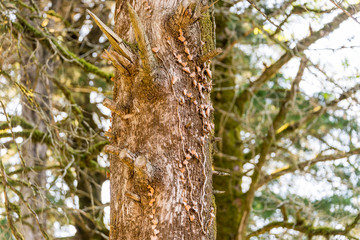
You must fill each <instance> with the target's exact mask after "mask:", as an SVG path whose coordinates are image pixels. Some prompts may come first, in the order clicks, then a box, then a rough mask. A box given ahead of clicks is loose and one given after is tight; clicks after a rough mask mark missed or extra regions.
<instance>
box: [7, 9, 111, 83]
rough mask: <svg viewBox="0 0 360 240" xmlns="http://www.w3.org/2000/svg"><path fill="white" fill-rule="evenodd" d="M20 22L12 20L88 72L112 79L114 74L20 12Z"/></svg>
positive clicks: (17, 28)
mask: <svg viewBox="0 0 360 240" xmlns="http://www.w3.org/2000/svg"><path fill="white" fill-rule="evenodd" d="M15 15H16V18H17V20H18V22H12V24H13V26H14V27H15V29H16V30H17V31H18V32H22V31H27V32H28V33H30V34H31V35H32V37H35V38H37V39H39V40H41V42H44V41H45V43H46V44H45V45H46V46H47V47H48V48H50V49H51V48H52V49H53V50H55V49H56V50H57V51H59V52H60V53H61V54H62V56H63V57H65V58H68V59H71V60H73V61H74V62H75V63H76V64H77V65H78V66H80V67H81V68H82V69H84V70H85V71H86V72H90V73H94V74H96V75H98V76H99V77H102V78H104V79H106V80H107V81H110V79H111V78H112V77H113V75H112V74H109V73H106V72H104V71H102V70H100V69H99V68H98V67H96V66H95V65H93V64H91V63H89V62H87V61H86V60H85V59H83V58H79V57H78V56H76V54H75V53H73V52H71V51H70V50H69V49H67V48H65V47H63V46H62V45H61V44H60V43H59V42H58V41H57V40H56V39H55V38H54V37H53V36H49V35H48V34H47V33H44V32H43V31H41V30H39V29H38V28H36V27H35V26H33V25H31V24H30V23H29V22H28V21H26V20H25V19H24V18H23V17H21V16H20V15H19V14H17V13H16V14H15Z"/></svg>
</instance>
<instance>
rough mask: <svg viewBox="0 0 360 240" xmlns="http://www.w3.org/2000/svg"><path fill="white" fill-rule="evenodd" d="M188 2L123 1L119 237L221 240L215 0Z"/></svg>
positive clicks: (116, 192) (117, 116)
mask: <svg viewBox="0 0 360 240" xmlns="http://www.w3.org/2000/svg"><path fill="white" fill-rule="evenodd" d="M182 4H183V3H182V2H180V1H178V0H168V1H163V0H152V1H150V0H149V1H130V5H131V6H132V8H133V9H134V10H133V12H132V10H131V9H132V8H131V7H128V5H127V1H123V0H118V1H117V6H116V10H115V13H116V19H115V22H116V25H115V32H116V33H117V34H118V35H119V36H120V37H121V38H122V39H125V40H126V42H128V43H129V44H125V43H121V39H120V40H119V39H117V40H116V39H115V40H114V39H113V40H112V41H113V42H114V41H115V42H116V43H117V44H118V46H121V48H122V50H121V49H120V50H119V49H118V51H117V52H118V53H116V52H114V51H112V52H111V51H110V53H109V59H111V60H112V61H113V63H114V65H115V67H116V68H117V69H118V71H117V74H116V77H115V79H114V97H113V101H111V100H106V102H105V103H104V105H106V106H107V107H109V108H110V109H111V110H112V111H113V113H112V130H111V133H109V134H107V135H112V136H113V137H112V138H111V145H109V146H107V148H106V149H107V151H108V152H110V153H111V158H110V181H111V220H110V221H111V222H110V226H111V227H110V239H111V240H120V239H215V223H214V211H215V210H214V205H213V195H212V171H211V164H212V157H211V133H212V131H213V124H212V116H211V115H212V110H213V109H212V106H211V102H210V96H209V92H210V89H211V79H210V75H211V72H210V69H209V62H205V63H202V62H201V60H200V59H201V57H202V56H203V55H205V54H206V53H208V52H209V51H205V49H206V47H207V46H209V44H208V42H206V39H205V38H204V36H205V35H206V34H204V31H206V30H209V29H205V28H204V25H203V26H202V24H201V21H202V20H201V19H200V20H198V19H197V18H198V16H200V15H201V14H199V13H200V9H202V8H203V7H204V6H205V5H204V4H206V1H202V2H201V1H196V2H195V3H193V4H190V5H188V4H185V6H184V7H181V6H182ZM189 9H190V10H189ZM203 9H205V8H203ZM177 10H178V11H177ZM209 31H212V29H211V30H209ZM210 35H211V34H210ZM207 36H208V34H207ZM202 41H204V42H203V43H202ZM135 44H136V45H135ZM126 45H127V46H126ZM114 49H115V50H116V48H114ZM206 50H208V49H206Z"/></svg>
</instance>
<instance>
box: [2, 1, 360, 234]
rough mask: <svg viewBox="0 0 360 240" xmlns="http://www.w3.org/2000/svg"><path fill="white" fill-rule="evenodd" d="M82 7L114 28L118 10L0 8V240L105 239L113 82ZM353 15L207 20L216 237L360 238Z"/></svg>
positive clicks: (298, 11)
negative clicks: (211, 27) (107, 101)
mask: <svg viewBox="0 0 360 240" xmlns="http://www.w3.org/2000/svg"><path fill="white" fill-rule="evenodd" d="M150 2H151V1H150ZM86 9H90V10H91V11H92V12H93V13H95V14H96V15H97V16H98V17H99V18H100V19H101V20H102V21H103V22H104V23H106V24H107V25H108V26H110V27H111V28H112V29H113V24H114V20H113V18H114V9H115V1H97V0H82V1H81V0H43V1H39V0H29V1H21V0H12V1H9V0H2V1H1V2H0V32H1V35H0V105H1V106H0V159H1V163H0V173H1V174H0V177H1V179H0V189H1V195H0V239H21V236H20V234H22V235H24V236H25V239H34V240H35V239H43V238H48V239H84V240H85V239H95V240H97V239H108V234H109V211H110V209H109V200H110V197H109V194H110V193H109V180H107V171H108V166H109V163H108V160H107V154H105V153H103V152H102V149H103V147H104V146H105V145H106V144H107V143H108V141H107V138H106V137H105V136H104V132H105V131H106V130H108V129H109V126H110V124H111V123H110V120H109V118H110V111H109V110H108V109H107V108H105V107H104V106H103V105H102V101H103V99H104V98H105V97H111V96H112V85H113V84H112V82H111V77H112V76H113V74H114V72H115V70H114V68H113V67H112V66H111V65H110V64H109V63H108V62H107V61H106V60H104V59H103V58H102V57H101V54H102V52H103V49H107V48H108V47H109V42H108V41H107V39H106V37H105V35H103V34H102V32H101V30H100V29H99V28H98V27H97V26H95V24H94V22H93V21H92V20H91V19H90V17H89V15H88V14H87V13H86ZM358 10H360V2H359V1H340V2H337V1H335V0H313V1H309V0H308V1H302V0H286V1H280V0H279V1H278V0H271V1H233V0H220V1H218V2H216V3H215V4H214V5H213V7H211V8H210V12H211V15H212V17H213V20H214V22H215V23H216V24H215V31H216V45H217V47H219V48H222V49H223V53H222V54H220V55H219V56H218V57H217V58H215V59H214V60H213V62H212V70H213V92H212V100H213V104H214V108H215V114H214V123H215V136H216V142H215V143H214V162H213V168H214V170H215V171H217V172H219V173H220V174H218V175H214V178H213V182H214V194H215V201H216V207H217V209H216V210H217V216H216V220H217V239H220V240H223V239H224V240H227V239H229V240H232V239H236V235H237V234H238V233H239V232H241V231H245V232H246V238H247V239H252V240H258V239H313V240H316V239H359V238H360V224H359V221H360V214H359V212H360V209H359V208H360V195H359V193H360V188H359V186H360V169H359V165H360V161H359V160H360V158H359V154H360V141H359V138H360V131H359V125H360V121H359V119H360V104H359V100H360V75H359V73H360V71H359V70H360V69H359V67H360V22H359V20H358V18H357V17H358V16H359V15H358V14H356V13H357V11H358ZM17 232H18V234H19V235H17ZM14 233H15V234H14Z"/></svg>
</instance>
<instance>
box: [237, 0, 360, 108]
mask: <svg viewBox="0 0 360 240" xmlns="http://www.w3.org/2000/svg"><path fill="white" fill-rule="evenodd" d="M359 6H360V4H356V5H351V6H349V8H348V9H349V10H348V11H349V12H350V13H352V14H353V13H355V9H356V8H358V7H359ZM348 18H349V16H348V15H347V14H345V13H340V14H339V15H337V16H336V17H335V18H334V20H333V21H332V22H330V23H328V24H326V25H325V26H324V27H323V28H322V29H320V30H319V31H316V32H312V33H311V35H310V36H308V37H306V38H304V39H302V40H301V41H299V42H298V43H297V44H296V46H295V47H294V48H293V49H291V50H290V51H287V52H286V53H285V54H284V55H282V56H281V57H280V58H279V60H277V61H276V62H275V63H274V64H272V65H271V66H270V67H268V68H266V69H265V70H264V72H263V73H262V74H261V75H260V76H259V77H258V78H257V79H256V80H255V81H254V82H251V83H250V85H249V87H248V88H247V89H246V90H244V91H243V92H242V93H241V94H240V96H239V97H238V98H237V100H236V103H237V106H238V108H239V113H240V115H241V114H243V112H244V109H245V105H246V103H247V102H248V101H249V100H250V99H251V97H252V96H253V95H254V94H256V92H257V91H259V89H260V88H261V87H262V85H263V84H264V83H266V82H267V81H268V80H269V79H271V78H272V77H273V76H274V75H275V74H276V73H277V72H278V71H279V70H280V68H281V67H282V66H284V65H285V64H286V63H287V62H289V61H290V60H291V59H292V58H293V57H294V56H295V55H299V54H301V53H303V52H304V51H305V50H306V49H307V48H308V47H309V46H310V45H311V44H313V43H315V42H316V41H317V40H319V39H321V38H323V37H325V36H327V35H328V34H329V33H331V32H333V31H334V30H335V29H337V28H338V27H339V26H340V24H341V23H342V22H344V21H345V20H347V19H348Z"/></svg>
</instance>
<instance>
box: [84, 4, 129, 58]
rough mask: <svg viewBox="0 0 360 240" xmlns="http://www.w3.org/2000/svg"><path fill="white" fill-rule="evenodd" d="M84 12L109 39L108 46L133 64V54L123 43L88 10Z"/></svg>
mask: <svg viewBox="0 0 360 240" xmlns="http://www.w3.org/2000/svg"><path fill="white" fill-rule="evenodd" d="M86 11H87V13H88V14H89V15H90V16H91V17H92V18H93V19H94V22H95V23H96V25H98V27H99V28H100V30H101V31H102V32H103V33H104V34H105V35H106V37H107V38H108V39H109V41H110V44H111V46H112V47H113V48H114V49H115V51H116V52H118V53H119V54H121V55H122V56H124V57H125V58H127V59H128V60H129V61H130V62H133V53H132V52H131V51H130V50H129V47H128V46H127V45H126V44H125V42H124V41H123V40H122V39H121V38H120V37H119V36H118V35H117V34H116V33H115V32H114V31H113V30H111V29H110V28H109V27H108V26H106V25H105V23H103V22H102V21H101V20H100V19H99V18H98V17H97V16H96V15H95V14H93V13H92V12H91V11H90V10H88V9H86Z"/></svg>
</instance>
